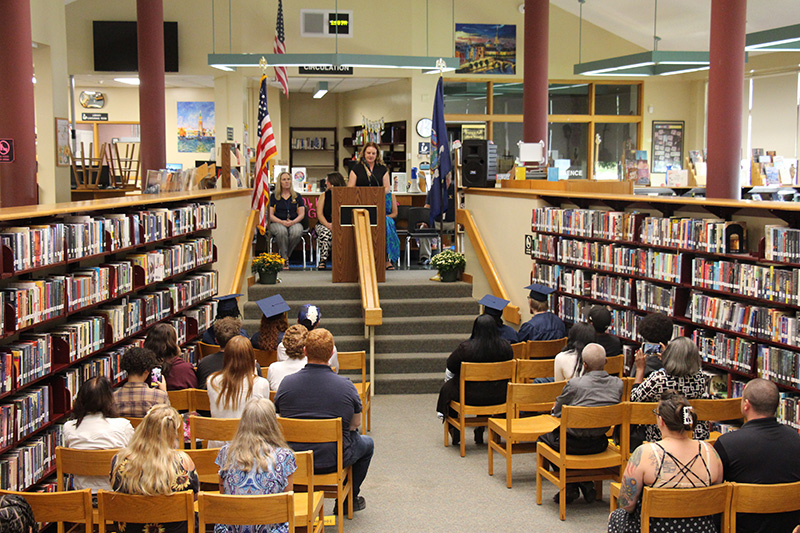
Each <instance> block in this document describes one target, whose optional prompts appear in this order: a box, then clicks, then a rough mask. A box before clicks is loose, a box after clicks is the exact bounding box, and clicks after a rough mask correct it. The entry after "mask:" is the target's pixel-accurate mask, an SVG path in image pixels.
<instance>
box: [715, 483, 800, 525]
mask: <svg viewBox="0 0 800 533" xmlns="http://www.w3.org/2000/svg"><path fill="white" fill-rule="evenodd" d="M731 485H732V486H733V494H732V496H731V528H730V530H731V531H736V513H754V514H773V513H788V512H790V511H800V498H798V497H797V495H798V494H800V481H797V482H795V483H776V484H775V485H756V484H753V483H731Z"/></svg>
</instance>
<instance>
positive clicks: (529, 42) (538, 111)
mask: <svg viewBox="0 0 800 533" xmlns="http://www.w3.org/2000/svg"><path fill="white" fill-rule="evenodd" d="M549 37H550V0H525V77H524V80H523V81H524V89H523V93H522V105H523V113H524V115H523V118H524V123H523V130H522V140H523V141H524V142H530V143H535V142H539V141H545V142H547V103H548V80H547V64H548V57H549V56H548V53H549ZM547 148H549V147H545V149H547Z"/></svg>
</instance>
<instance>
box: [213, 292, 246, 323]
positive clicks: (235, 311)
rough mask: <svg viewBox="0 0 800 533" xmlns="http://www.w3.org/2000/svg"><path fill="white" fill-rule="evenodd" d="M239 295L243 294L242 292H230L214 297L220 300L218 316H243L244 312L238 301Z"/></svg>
mask: <svg viewBox="0 0 800 533" xmlns="http://www.w3.org/2000/svg"><path fill="white" fill-rule="evenodd" d="M239 296H241V294H228V295H226V296H217V297H216V298H214V299H215V300H217V302H219V303H218V304H217V318H222V317H226V316H232V317H238V316H241V315H242V313H240V312H239V303H238V302H237V301H236V298H238V297H239Z"/></svg>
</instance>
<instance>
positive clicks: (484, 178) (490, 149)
mask: <svg viewBox="0 0 800 533" xmlns="http://www.w3.org/2000/svg"><path fill="white" fill-rule="evenodd" d="M496 179H497V145H496V144H494V143H493V142H492V141H486V140H478V139H471V140H466V141H464V142H463V143H462V145H461V186H462V187H488V188H494V185H495V180H496Z"/></svg>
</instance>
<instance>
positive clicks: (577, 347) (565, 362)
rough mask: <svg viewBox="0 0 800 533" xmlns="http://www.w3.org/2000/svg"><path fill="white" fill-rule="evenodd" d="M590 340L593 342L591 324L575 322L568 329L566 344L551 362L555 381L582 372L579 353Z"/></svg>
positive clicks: (578, 374)
mask: <svg viewBox="0 0 800 533" xmlns="http://www.w3.org/2000/svg"><path fill="white" fill-rule="evenodd" d="M592 342H594V328H593V327H592V326H590V325H589V324H575V325H574V326H572V329H570V330H569V338H568V339H567V345H566V346H565V347H564V349H563V350H562V351H561V352H559V353H557V354H556V358H555V361H554V362H553V366H554V370H555V381H568V380H570V379H572V377H573V376H580V375H582V374H583V358H582V357H581V354H582V353H583V349H584V348H585V347H586V345H587V344H590V343H592ZM545 379H546V378H545ZM534 383H535V382H534Z"/></svg>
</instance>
